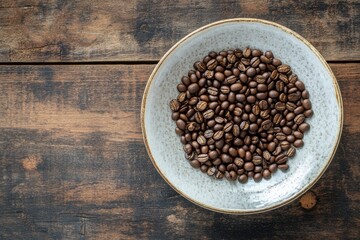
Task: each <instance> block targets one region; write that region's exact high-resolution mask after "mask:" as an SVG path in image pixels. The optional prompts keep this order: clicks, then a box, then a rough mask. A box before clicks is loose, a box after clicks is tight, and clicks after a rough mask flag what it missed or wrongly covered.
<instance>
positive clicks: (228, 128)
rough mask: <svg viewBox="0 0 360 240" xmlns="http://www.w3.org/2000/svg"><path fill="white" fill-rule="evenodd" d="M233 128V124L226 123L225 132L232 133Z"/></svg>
mask: <svg viewBox="0 0 360 240" xmlns="http://www.w3.org/2000/svg"><path fill="white" fill-rule="evenodd" d="M233 126H234V124H233V123H232V122H228V123H226V124H225V125H224V128H223V130H224V132H226V133H227V132H230V131H231V129H232V128H233Z"/></svg>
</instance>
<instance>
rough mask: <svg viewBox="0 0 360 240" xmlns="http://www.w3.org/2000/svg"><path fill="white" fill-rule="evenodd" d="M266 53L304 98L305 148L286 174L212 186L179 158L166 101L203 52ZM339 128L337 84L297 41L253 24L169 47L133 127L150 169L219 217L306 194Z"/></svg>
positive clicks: (224, 25) (281, 30)
mask: <svg viewBox="0 0 360 240" xmlns="http://www.w3.org/2000/svg"><path fill="white" fill-rule="evenodd" d="M247 46H250V47H252V48H258V49H260V50H263V51H265V50H272V52H273V53H274V55H275V57H277V58H279V59H281V60H282V61H283V63H286V64H289V65H290V66H291V67H292V69H293V72H294V73H296V74H297V75H298V77H299V79H301V80H302V81H303V82H304V83H305V86H306V88H307V89H308V91H309V92H310V100H311V102H312V106H313V111H314V115H313V117H312V118H310V119H309V120H308V121H307V122H308V123H309V124H310V125H311V129H310V131H308V132H307V133H306V134H305V136H304V142H305V145H304V147H303V148H301V149H300V150H298V151H297V153H296V155H295V157H294V158H292V159H290V160H289V166H290V168H289V170H287V171H286V172H282V171H277V172H276V173H275V174H273V176H272V177H271V179H270V180H262V181H261V182H259V183H256V182H254V181H253V180H249V181H248V183H247V184H241V183H239V182H237V181H236V182H229V181H227V180H220V181H219V180H216V179H214V178H210V177H208V176H207V175H206V174H203V173H201V172H200V171H199V170H198V169H194V168H192V167H191V166H190V164H189V163H188V161H187V160H186V159H185V158H184V152H183V150H182V145H181V144H180V140H179V137H178V136H177V135H176V134H175V131H174V129H175V123H174V122H173V121H172V120H171V111H170V109H169V101H170V100H171V99H173V98H175V97H176V96H177V90H176V85H177V84H178V83H179V82H180V79H181V77H182V76H183V75H186V74H187V72H188V70H190V69H191V68H192V65H193V63H194V62H195V61H197V60H200V59H202V58H203V57H204V56H205V55H206V54H207V53H208V52H209V51H211V50H215V51H220V50H227V49H234V48H241V49H243V48H245V47H247ZM342 124H343V108H342V100H341V95H340V91H339V87H338V84H337V81H336V79H335V77H334V74H333V73H332V71H331V69H330V67H329V66H328V64H327V63H326V61H325V60H324V58H323V57H322V56H321V55H320V53H319V52H318V51H317V50H316V49H315V48H314V47H313V46H312V45H311V44H310V43H309V42H308V41H306V40H305V39H304V38H302V37H301V36H299V35H298V34H297V33H295V32H293V31H292V30H290V29H288V28H285V27H283V26H281V25H279V24H276V23H273V22H269V21H264V20H259V19H245V18H239V19H228V20H223V21H219V22H215V23H212V24H209V25H207V26H204V27H202V28H200V29H197V30H196V31H194V32H192V33H190V34H189V35H187V36H186V37H184V38H183V39H181V40H180V41H179V42H178V43H176V44H175V45H174V46H173V47H172V48H171V49H170V50H169V51H168V52H167V53H166V54H165V55H164V56H163V58H162V59H161V60H160V62H159V63H158V65H157V66H156V67H155V69H154V71H153V73H152V74H151V76H150V78H149V80H148V83H147V85H146V88H145V92H144V96H143V102H142V106H141V126H142V131H143V136H144V141H145V144H146V148H147V150H148V153H149V156H150V159H151V161H152V162H153V164H154V166H155V168H156V169H157V170H158V172H159V173H160V175H161V176H162V177H163V178H164V179H165V181H166V182H167V183H168V184H169V185H170V186H172V187H173V188H174V189H175V190H176V191H177V192H178V193H180V194H181V195H182V196H184V197H185V198H187V199H188V200H190V201H192V202H194V203H195V204H198V205H199V206H201V207H204V208H207V209H210V210H213V211H217V212H224V213H234V214H250V213H259V212H264V211H267V210H271V209H274V208H277V207H280V206H283V205H285V204H287V203H289V202H291V201H292V200H294V199H296V198H297V197H299V196H300V195H301V194H303V193H304V192H305V191H307V190H308V189H309V188H311V186H313V185H314V184H315V182H316V181H317V180H318V179H319V178H320V177H321V175H322V174H323V173H324V171H325V170H326V168H327V167H328V166H329V164H330V162H331V160H332V158H333V156H334V154H335V151H336V148H337V146H338V143H339V140H340V135H341V130H342Z"/></svg>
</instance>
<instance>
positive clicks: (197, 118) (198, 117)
mask: <svg viewBox="0 0 360 240" xmlns="http://www.w3.org/2000/svg"><path fill="white" fill-rule="evenodd" d="M195 121H196V122H197V123H203V122H204V116H203V115H202V114H201V113H200V112H196V113H195Z"/></svg>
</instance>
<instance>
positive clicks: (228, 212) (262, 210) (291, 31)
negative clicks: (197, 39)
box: [141, 18, 343, 215]
mask: <svg viewBox="0 0 360 240" xmlns="http://www.w3.org/2000/svg"><path fill="white" fill-rule="evenodd" d="M231 22H233V23H237V22H256V23H261V24H264V25H271V26H273V27H276V28H279V29H281V30H282V31H284V32H286V33H288V34H291V35H293V36H294V37H296V38H297V39H299V40H300V41H301V42H303V43H304V44H305V45H306V46H308V47H309V48H310V49H311V51H312V52H313V53H314V54H315V55H316V56H317V57H318V59H319V60H320V61H321V63H322V64H323V65H324V67H325V68H326V70H327V71H328V72H329V74H330V76H331V77H332V80H333V85H334V89H335V95H336V100H337V103H338V105H339V107H340V110H339V114H340V116H339V117H340V121H339V124H340V126H339V132H338V135H337V139H336V143H335V146H334V148H333V150H332V153H331V156H330V157H329V158H328V159H327V163H326V166H325V167H324V168H323V169H322V171H321V173H320V174H319V175H318V176H317V178H315V179H314V180H313V181H312V182H311V183H310V184H309V185H308V186H306V187H304V188H303V189H301V190H300V191H299V192H298V193H296V194H294V195H293V196H291V197H290V198H288V199H287V200H286V201H284V202H281V203H279V204H277V205H275V206H272V207H269V208H262V209H247V210H241V209H239V210H233V209H230V210H224V209H220V208H215V207H212V206H208V205H206V204H204V203H201V202H199V201H196V200H195V199H192V198H191V197H189V196H188V195H186V194H185V193H183V192H182V191H180V190H179V189H177V188H176V187H175V186H174V185H173V184H172V183H171V182H170V181H169V180H168V179H167V178H166V177H165V175H164V174H163V173H162V172H161V170H160V169H159V167H158V165H157V164H156V161H155V159H154V157H153V155H152V153H151V149H150V147H149V144H148V141H147V136H146V129H145V105H146V99H147V95H148V92H149V88H150V85H151V83H152V81H153V78H154V76H155V74H156V73H157V71H158V69H159V68H160V66H161V65H162V63H163V62H164V61H165V60H166V58H167V57H168V56H169V55H170V54H171V53H172V52H173V51H174V50H175V49H176V48H177V47H178V46H179V45H181V44H182V43H183V42H184V41H186V40H187V39H188V38H190V37H191V36H193V35H195V34H197V33H199V32H201V31H203V30H205V29H208V28H210V27H213V26H217V25H221V24H226V23H231ZM342 127H343V103H342V98H341V93H340V88H339V85H338V83H337V80H336V78H335V76H334V73H333V72H332V70H331V68H330V66H329V65H328V64H327V62H326V60H325V59H324V57H323V56H322V55H321V54H320V53H319V52H318V50H316V49H315V47H314V46H312V45H311V44H310V43H309V42H308V41H307V40H306V39H305V38H303V37H302V36H300V35H299V34H298V33H296V32H294V31H293V30H290V29H289V28H287V27H284V26H282V25H280V24H277V23H274V22H271V21H267V20H262V19H256V18H232V19H225V20H221V21H217V22H213V23H210V24H208V25H205V26H203V27H201V28H198V29H196V30H195V31H193V32H191V33H189V34H188V35H186V36H185V37H183V38H182V39H181V40H180V41H178V42H177V43H176V44H175V45H174V46H172V47H171V48H170V50H168V51H167V52H166V53H165V55H164V56H163V57H162V58H161V59H160V61H159V63H158V64H157V65H156V66H155V68H154V70H153V72H152V73H151V75H150V77H149V79H148V81H147V83H146V86H145V90H144V94H143V98H142V103H141V130H142V135H143V140H144V143H145V146H146V150H147V152H148V154H149V156H150V159H151V162H152V163H153V165H154V167H155V168H156V170H157V171H158V173H159V174H160V176H161V177H162V178H163V179H164V180H165V181H166V182H167V183H168V184H169V185H170V186H171V187H172V188H173V189H174V190H175V191H176V192H178V193H179V194H180V195H181V196H183V197H185V198H186V199H187V200H189V201H190V202H192V203H194V204H196V205H198V206H200V207H203V208H205V209H208V210H211V211H214V212H219V213H226V214H237V215H245V214H255V213H262V212H267V211H270V210H273V209H276V208H279V207H282V206H284V205H286V204H288V203H290V202H292V201H294V200H295V199H297V198H298V197H299V196H301V195H302V194H304V193H305V192H306V191H308V190H309V189H310V188H311V187H312V186H313V185H314V184H315V183H316V182H317V181H318V180H319V179H320V178H321V176H322V175H323V174H324V172H325V171H326V169H327V168H328V167H329V165H330V163H331V161H332V159H333V158H334V155H335V152H336V149H337V147H338V145H339V142H340V137H341V133H342Z"/></svg>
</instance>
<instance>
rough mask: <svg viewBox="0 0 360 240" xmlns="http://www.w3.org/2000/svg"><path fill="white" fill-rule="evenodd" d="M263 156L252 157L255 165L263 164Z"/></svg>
mask: <svg viewBox="0 0 360 240" xmlns="http://www.w3.org/2000/svg"><path fill="white" fill-rule="evenodd" d="M262 161H263V159H262V157H261V156H253V159H252V162H253V163H254V164H255V165H260V164H262Z"/></svg>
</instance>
